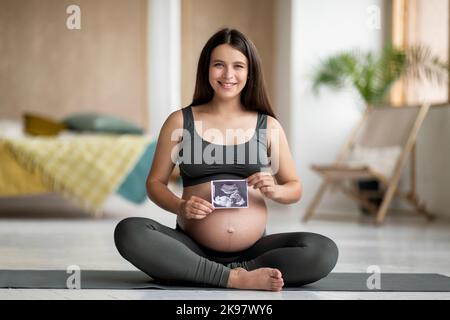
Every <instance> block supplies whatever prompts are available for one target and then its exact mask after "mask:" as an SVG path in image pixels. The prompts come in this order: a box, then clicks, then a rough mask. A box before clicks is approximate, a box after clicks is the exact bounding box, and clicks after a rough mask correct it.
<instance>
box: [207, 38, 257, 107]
mask: <svg viewBox="0 0 450 320" xmlns="http://www.w3.org/2000/svg"><path fill="white" fill-rule="evenodd" d="M247 75H248V60H247V57H246V56H245V55H244V54H242V52H240V51H239V50H236V49H234V48H233V47H232V46H230V45H229V44H222V45H220V46H217V47H216V48H214V50H213V51H212V53H211V61H210V64H209V83H210V84H211V87H212V88H213V90H214V92H215V95H216V96H217V97H219V98H222V99H230V98H235V97H236V96H239V95H240V93H241V91H242V89H244V87H245V84H246V83H247Z"/></svg>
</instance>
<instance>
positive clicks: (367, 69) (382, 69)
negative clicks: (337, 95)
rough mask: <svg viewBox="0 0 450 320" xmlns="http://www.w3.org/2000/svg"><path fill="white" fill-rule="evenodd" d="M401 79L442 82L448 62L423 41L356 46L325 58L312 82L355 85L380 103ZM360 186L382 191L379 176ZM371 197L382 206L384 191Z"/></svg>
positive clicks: (316, 88) (366, 99) (362, 95)
mask: <svg viewBox="0 0 450 320" xmlns="http://www.w3.org/2000/svg"><path fill="white" fill-rule="evenodd" d="M400 79H405V80H407V81H408V80H412V79H417V80H419V81H423V80H427V81H433V82H436V83H438V84H442V83H443V82H445V80H446V79H448V64H447V62H443V61H442V60H441V59H440V58H439V57H437V56H436V55H434V54H433V53H432V52H431V50H430V48H428V47H426V46H424V45H417V46H413V47H410V48H406V49H400V48H395V47H394V46H392V45H390V44H389V45H386V46H385V47H384V48H383V49H382V50H381V52H380V53H378V54H376V53H373V52H362V51H360V50H353V51H344V52H339V53H337V54H335V55H332V56H330V57H328V58H326V59H325V60H323V61H321V62H320V63H319V64H318V66H317V67H316V69H315V70H314V72H313V75H312V84H313V92H315V93H316V94H317V93H318V91H319V88H320V87H324V86H326V87H329V88H332V89H335V90H342V89H347V88H352V89H353V90H354V91H356V93H357V94H358V96H359V97H360V98H361V99H362V101H363V102H364V103H365V105H366V106H377V105H382V104H386V103H387V99H388V96H389V92H390V90H391V88H392V86H393V85H394V83H395V82H396V81H398V80H400ZM357 187H358V188H359V189H360V190H368V189H369V190H372V191H373V190H375V191H380V193H381V190H379V185H378V181H376V180H364V181H358V182H357ZM370 201H371V202H372V203H373V204H374V205H376V206H379V205H380V204H381V201H382V195H380V196H377V197H373V198H370ZM361 210H362V212H363V213H367V212H368V211H367V210H365V209H364V208H361Z"/></svg>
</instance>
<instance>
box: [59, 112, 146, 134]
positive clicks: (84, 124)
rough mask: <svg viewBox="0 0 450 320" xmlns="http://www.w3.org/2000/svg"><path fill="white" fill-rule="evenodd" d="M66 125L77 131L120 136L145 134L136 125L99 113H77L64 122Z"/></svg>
mask: <svg viewBox="0 0 450 320" xmlns="http://www.w3.org/2000/svg"><path fill="white" fill-rule="evenodd" d="M63 122H64V124H65V125H66V126H67V127H68V128H69V129H71V130H75V131H92V132H105V133H118V134H127V133H128V134H143V133H144V131H143V130H142V129H141V128H139V127H138V126H136V125H135V124H133V123H131V122H129V121H126V120H122V119H120V118H118V117H114V116H109V115H101V114H97V113H76V114H73V115H71V116H69V117H67V118H65V119H64V120H63Z"/></svg>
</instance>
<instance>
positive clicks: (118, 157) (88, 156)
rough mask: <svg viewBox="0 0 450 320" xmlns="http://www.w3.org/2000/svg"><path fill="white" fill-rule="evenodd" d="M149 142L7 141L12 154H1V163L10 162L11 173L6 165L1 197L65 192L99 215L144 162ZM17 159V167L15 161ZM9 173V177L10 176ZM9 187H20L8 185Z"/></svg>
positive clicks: (130, 138) (86, 138) (95, 138)
mask: <svg viewBox="0 0 450 320" xmlns="http://www.w3.org/2000/svg"><path fill="white" fill-rule="evenodd" d="M148 142H149V137H144V136H136V135H121V136H115V135H83V136H68V137H63V138H48V137H26V138H17V139H4V140H3V141H0V146H2V148H3V149H4V148H6V149H7V152H3V150H2V149H0V151H1V152H0V157H2V158H1V159H0V160H4V159H7V160H8V161H7V162H5V163H8V165H7V166H8V168H7V169H6V170H5V168H4V162H3V161H2V162H1V166H2V170H0V172H2V174H3V177H2V176H0V180H1V182H0V194H3V195H8V193H9V195H14V194H18V193H19V192H22V193H36V192H45V191H52V192H59V193H61V194H62V195H63V196H65V197H66V198H67V199H69V200H71V201H72V202H74V203H75V204H77V205H79V206H81V207H83V208H84V209H86V210H87V211H89V212H91V213H93V214H98V213H99V212H100V208H101V206H102V204H103V202H104V201H105V200H106V198H107V197H108V196H109V195H110V194H111V193H112V192H114V191H115V190H116V189H117V188H118V186H119V185H120V183H121V182H122V181H123V180H124V179H125V178H126V176H127V174H128V173H129V172H130V170H131V169H132V168H133V166H134V165H135V164H136V162H137V161H138V160H139V158H140V156H141V155H142V153H143V152H144V151H145V147H146V145H147V144H148ZM11 156H13V158H14V159H15V160H16V161H17V163H15V164H14V163H13V162H12V161H11V159H12V157H11ZM20 166H22V167H23V168H25V169H26V172H23V171H24V170H20ZM5 171H7V172H9V173H7V175H5ZM14 175H16V176H14ZM2 178H3V179H2ZM5 181H6V182H5ZM8 181H9V182H11V181H15V183H13V184H11V183H9V184H8V185H5V184H7V182H8ZM14 184H15V186H13V185H14Z"/></svg>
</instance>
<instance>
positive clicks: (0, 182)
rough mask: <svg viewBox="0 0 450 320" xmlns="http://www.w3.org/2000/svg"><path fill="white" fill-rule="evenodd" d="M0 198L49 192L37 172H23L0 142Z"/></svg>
mask: <svg viewBox="0 0 450 320" xmlns="http://www.w3.org/2000/svg"><path fill="white" fill-rule="evenodd" d="M0 164H1V165H0V196H5V197H10V196H20V195H24V194H27V195H31V194H39V193H48V192H51V190H49V188H47V187H46V186H45V185H43V184H42V179H41V176H40V174H39V173H38V172H30V171H28V170H25V169H24V168H23V167H22V166H21V165H20V163H18V162H17V161H16V158H15V157H14V155H13V154H12V153H11V151H10V149H9V148H8V147H7V146H6V143H5V142H4V141H2V140H0Z"/></svg>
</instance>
